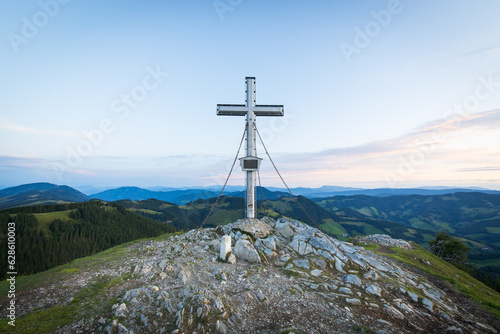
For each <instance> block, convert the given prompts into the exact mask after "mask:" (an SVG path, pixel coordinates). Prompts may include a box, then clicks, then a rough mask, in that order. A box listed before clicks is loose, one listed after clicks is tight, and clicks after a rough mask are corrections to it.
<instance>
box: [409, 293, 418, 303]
mask: <svg viewBox="0 0 500 334" xmlns="http://www.w3.org/2000/svg"><path fill="white" fill-rule="evenodd" d="M406 293H407V294H408V296H409V297H410V298H411V299H412V300H413V301H414V302H415V303H418V295H417V294H416V293H414V292H411V291H407V292H406Z"/></svg>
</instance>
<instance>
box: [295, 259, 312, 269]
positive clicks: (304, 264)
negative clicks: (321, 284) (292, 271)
mask: <svg viewBox="0 0 500 334" xmlns="http://www.w3.org/2000/svg"><path fill="white" fill-rule="evenodd" d="M292 262H293V264H294V265H295V266H296V267H299V268H302V269H310V268H311V266H310V265H309V261H307V260H300V259H299V260H293V261H292Z"/></svg>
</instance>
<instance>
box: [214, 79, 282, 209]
mask: <svg viewBox="0 0 500 334" xmlns="http://www.w3.org/2000/svg"><path fill="white" fill-rule="evenodd" d="M245 80H246V85H247V90H246V101H245V102H246V104H218V105H217V115H219V116H247V138H246V139H247V155H246V157H244V158H242V159H240V160H241V166H242V169H243V171H246V172H247V184H246V206H247V208H246V212H247V218H255V172H256V171H258V169H259V165H260V160H262V159H260V158H258V157H257V156H256V155H255V154H256V153H255V117H256V116H283V114H284V112H285V107H284V106H283V105H256V104H255V78H254V77H246V78H245Z"/></svg>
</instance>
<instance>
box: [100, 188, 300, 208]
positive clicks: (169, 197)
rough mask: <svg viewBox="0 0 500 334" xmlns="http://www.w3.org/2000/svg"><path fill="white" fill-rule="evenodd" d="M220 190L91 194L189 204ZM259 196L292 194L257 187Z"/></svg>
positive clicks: (234, 194) (241, 193) (134, 190)
mask: <svg viewBox="0 0 500 334" xmlns="http://www.w3.org/2000/svg"><path fill="white" fill-rule="evenodd" d="M219 194H220V190H219V191H216V190H209V189H183V190H170V191H152V190H147V189H143V188H139V187H121V188H117V189H110V190H106V191H103V192H100V193H97V194H93V195H90V197H92V198H96V199H101V200H103V201H111V202H113V201H120V200H125V199H129V200H131V201H142V200H147V199H157V200H161V201H165V202H171V203H175V204H178V205H183V204H187V203H189V202H192V201H196V200H198V199H209V198H214V197H217V196H219ZM224 195H226V196H232V197H241V198H244V197H245V192H244V191H234V192H229V191H225V192H224ZM256 195H257V198H259V199H260V198H261V196H264V199H277V198H280V197H284V196H290V194H289V193H285V192H278V191H270V190H268V189H266V188H264V187H263V188H262V191H261V188H260V187H257V189H256Z"/></svg>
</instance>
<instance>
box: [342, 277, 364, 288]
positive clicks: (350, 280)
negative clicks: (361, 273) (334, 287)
mask: <svg viewBox="0 0 500 334" xmlns="http://www.w3.org/2000/svg"><path fill="white" fill-rule="evenodd" d="M342 281H343V282H346V283H349V284H354V285H357V286H361V279H360V278H359V277H358V276H356V275H344V277H342Z"/></svg>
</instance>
